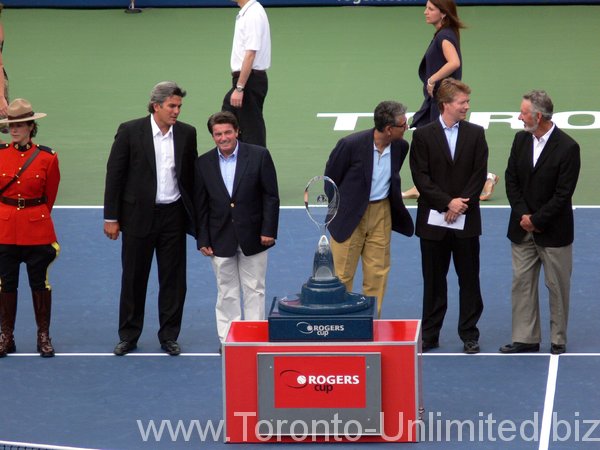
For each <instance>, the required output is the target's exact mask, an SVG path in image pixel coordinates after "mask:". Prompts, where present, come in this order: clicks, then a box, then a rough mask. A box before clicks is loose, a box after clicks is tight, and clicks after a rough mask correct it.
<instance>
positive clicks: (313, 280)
mask: <svg viewBox="0 0 600 450" xmlns="http://www.w3.org/2000/svg"><path fill="white" fill-rule="evenodd" d="M339 204H340V195H339V191H338V188H337V186H336V184H335V183H334V182H333V180H332V179H331V178H329V177H326V176H316V177H314V178H312V179H311V180H310V181H309V182H308V184H307V185H306V188H305V189H304V207H305V208H306V213H307V214H308V217H309V218H310V220H312V221H313V222H314V223H315V225H316V226H317V228H318V229H319V232H320V234H321V237H320V238H319V242H318V244H317V249H316V250H315V254H314V258H313V270H312V276H311V277H310V278H309V279H308V281H307V282H306V283H305V284H304V285H303V286H302V290H301V293H300V294H299V295H295V296H286V297H283V298H280V299H279V300H278V307H279V309H280V310H282V311H286V312H291V313H296V314H328V315H329V314H346V313H349V312H356V311H361V310H363V309H367V308H369V307H370V306H371V303H372V301H371V300H370V298H369V297H365V296H364V295H360V294H356V293H352V292H347V291H346V287H345V286H344V284H343V283H342V282H341V281H340V279H339V278H338V277H337V276H336V275H335V267H334V263H333V254H332V252H331V246H330V245H329V240H328V239H327V235H326V232H327V226H328V225H329V224H330V223H331V221H332V220H333V218H334V217H335V215H336V213H337V210H338V207H339Z"/></svg>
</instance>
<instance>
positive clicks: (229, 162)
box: [217, 141, 240, 197]
mask: <svg viewBox="0 0 600 450" xmlns="http://www.w3.org/2000/svg"><path fill="white" fill-rule="evenodd" d="M239 148H240V143H239V141H238V143H237V144H236V145H235V150H234V151H233V153H232V154H231V155H229V156H228V157H226V156H224V155H223V153H221V150H219V149H218V148H217V153H218V154H219V168H220V169H221V177H223V182H224V183H225V187H226V188H227V192H229V196H230V197H231V195H232V193H233V179H234V178H235V166H236V165H237V155H238V149H239Z"/></svg>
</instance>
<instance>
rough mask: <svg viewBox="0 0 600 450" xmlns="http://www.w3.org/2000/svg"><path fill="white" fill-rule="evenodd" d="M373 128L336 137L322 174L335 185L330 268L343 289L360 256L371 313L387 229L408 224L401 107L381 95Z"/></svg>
mask: <svg viewBox="0 0 600 450" xmlns="http://www.w3.org/2000/svg"><path fill="white" fill-rule="evenodd" d="M374 121H375V128H371V129H369V130H365V131H360V132H358V133H354V134H351V135H350V136H346V137H344V138H342V139H340V140H339V141H338V143H337V145H336V146H335V148H334V149H333V150H332V152H331V155H330V156H329V160H328V161H327V165H326V167H325V175H326V176H328V177H329V178H331V179H332V180H333V181H334V182H335V184H336V185H337V186H338V188H339V193H340V205H339V209H338V212H337V215H336V216H335V218H334V219H333V221H332V222H331V223H330V224H329V232H330V233H331V237H332V239H331V251H332V253H333V260H334V265H335V270H336V274H337V276H338V277H339V278H340V281H341V282H342V283H344V284H345V286H346V289H347V290H348V291H352V285H353V282H354V274H355V273H356V267H357V265H358V260H359V258H362V269H363V289H362V293H363V294H364V295H369V296H374V297H377V315H378V317H379V316H380V315H381V305H382V302H383V297H384V295H385V290H386V286H387V279H388V274H389V271H390V243H391V232H392V230H394V231H396V232H399V233H402V234H404V235H405V236H412V234H413V232H414V226H413V222H412V219H411V217H410V214H409V213H408V211H407V210H406V207H405V206H404V203H403V202H402V190H401V188H400V168H401V167H402V163H403V162H404V159H405V158H406V155H407V153H408V143H407V142H406V141H405V140H404V139H402V137H403V136H404V132H405V131H406V129H407V128H408V126H407V123H406V107H405V106H404V105H402V104H400V103H398V102H393V101H384V102H381V103H380V104H379V105H377V107H376V108H375V113H374Z"/></svg>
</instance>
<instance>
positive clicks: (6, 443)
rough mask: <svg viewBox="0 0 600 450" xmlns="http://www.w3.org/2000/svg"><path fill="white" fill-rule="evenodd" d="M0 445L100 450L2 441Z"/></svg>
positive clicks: (68, 449) (50, 449)
mask: <svg viewBox="0 0 600 450" xmlns="http://www.w3.org/2000/svg"><path fill="white" fill-rule="evenodd" d="M0 445H4V446H9V447H27V448H41V449H46V450H98V449H93V448H83V447H64V446H62V445H46V444H33V443H31V442H12V441H0Z"/></svg>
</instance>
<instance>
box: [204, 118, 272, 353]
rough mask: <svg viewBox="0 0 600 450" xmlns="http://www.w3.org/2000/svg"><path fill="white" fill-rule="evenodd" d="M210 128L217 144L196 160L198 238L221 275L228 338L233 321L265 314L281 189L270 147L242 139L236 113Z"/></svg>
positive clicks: (219, 308)
mask: <svg viewBox="0 0 600 450" xmlns="http://www.w3.org/2000/svg"><path fill="white" fill-rule="evenodd" d="M208 130H209V132H210V133H211V135H212V137H213V139H214V141H215V144H216V145H217V146H216V148H213V149H212V150H210V151H208V152H207V153H205V154H203V155H202V156H200V157H199V158H198V159H197V161H196V183H195V188H194V190H195V192H194V195H195V204H196V218H197V221H196V224H197V236H196V239H197V245H198V249H199V250H200V252H201V253H202V254H203V255H204V256H209V257H211V263H212V265H213V269H214V271H215V275H216V278H217V304H216V319H217V332H218V335H219V339H220V341H221V342H223V341H224V340H225V338H226V337H227V336H226V334H227V328H228V326H229V324H230V323H231V322H232V321H233V320H240V319H241V318H242V317H243V318H244V319H245V320H262V319H264V317H265V278H266V272H267V252H266V250H267V249H269V248H270V247H272V246H273V245H275V239H276V238H277V228H278V223H279V190H278V187H277V174H276V172H275V165H274V164H273V160H272V159H271V155H270V153H269V151H268V150H267V149H266V148H264V147H260V146H257V145H252V144H246V143H243V142H240V141H238V139H237V137H238V133H239V126H238V122H237V119H236V117H235V116H234V115H233V114H232V113H230V112H228V111H224V112H219V113H216V114H213V115H212V116H211V117H210V118H209V119H208ZM242 294H243V316H242Z"/></svg>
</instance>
